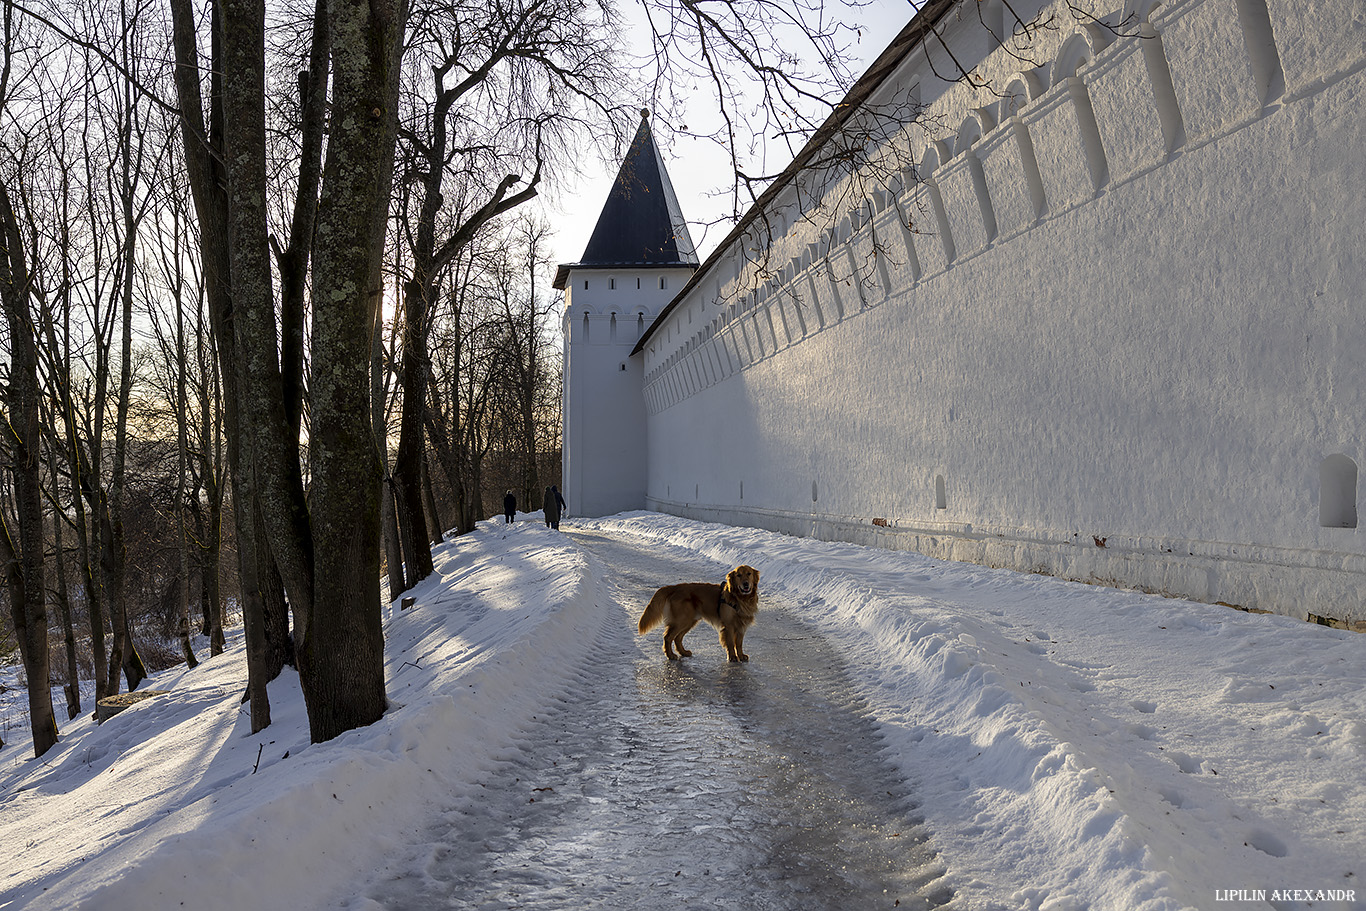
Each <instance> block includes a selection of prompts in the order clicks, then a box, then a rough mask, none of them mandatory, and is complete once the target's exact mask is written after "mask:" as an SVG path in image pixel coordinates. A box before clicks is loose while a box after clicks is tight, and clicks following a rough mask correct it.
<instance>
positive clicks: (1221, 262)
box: [644, 0, 1366, 624]
mask: <svg viewBox="0 0 1366 911" xmlns="http://www.w3.org/2000/svg"><path fill="white" fill-rule="evenodd" d="M1148 6H1149V5H1145V6H1144V7H1143V8H1141V9H1140V10H1138V12H1139V13H1140V14H1142V15H1144V16H1146V15H1148V14H1149V8H1148ZM1059 16H1060V17H1061V21H1062V23H1063V28H1062V29H1061V30H1060V31H1059V32H1057V33H1047V34H1045V35H1043V36H1042V38H1041V42H1042V44H1041V52H1043V53H1046V55H1047V56H1048V62H1049V65H1048V66H1045V67H1041V68H1037V69H1033V68H1032V69H1030V70H1029V71H1027V72H1024V73H1021V74H1018V75H1017V76H1015V77H1014V78H1012V71H1013V69H1014V68H1018V67H1019V65H1020V64H1019V62H1018V61H1017V60H1013V59H1010V58H1009V55H1005V54H1003V53H1002V52H997V53H996V54H995V55H993V57H992V58H991V59H989V60H988V61H987V64H986V65H984V67H983V71H984V73H986V75H987V76H988V77H989V78H990V80H991V83H992V85H993V86H994V87H995V88H997V89H998V90H999V88H1000V86H1001V85H1003V84H1008V86H1009V88H1008V90H1007V91H1006V92H1004V93H992V92H987V91H977V92H974V91H973V90H972V89H971V88H970V87H969V86H967V85H965V84H962V83H954V84H951V85H947V86H946V85H945V84H944V83H943V82H942V81H939V80H937V79H935V78H934V77H933V75H932V74H931V71H930V68H931V67H933V68H934V69H935V70H937V71H938V72H939V73H940V74H947V73H948V70H947V68H946V59H947V54H940V55H938V56H936V55H935V50H936V48H937V47H938V46H937V45H935V44H934V43H933V42H934V39H930V40H929V42H928V44H929V46H928V53H929V55H930V58H931V59H930V60H929V61H926V59H925V56H924V53H917V54H913V55H912V56H911V58H909V59H908V60H907V61H906V63H905V64H904V65H903V67H902V68H901V70H900V71H899V73H898V74H897V76H895V77H894V79H896V80H897V81H898V84H899V86H900V87H901V88H900V90H901V91H908V90H909V89H908V87H909V86H911V85H912V84H918V91H919V92H920V93H921V98H922V100H923V101H925V102H926V103H927V104H928V105H929V110H928V113H927V117H926V118H925V123H926V124H927V125H929V126H930V127H932V128H934V129H936V130H938V132H936V133H935V135H934V137H933V138H934V140H936V141H933V142H931V141H929V137H927V136H926V134H925V132H924V131H923V129H922V128H921V127H920V126H919V125H915V126H911V127H908V128H907V129H906V130H905V132H904V134H903V136H902V138H901V139H900V140H899V141H902V142H905V143H908V144H910V143H915V144H918V145H917V146H912V147H911V148H912V149H913V150H912V151H911V153H910V155H911V157H912V158H913V159H914V160H915V161H916V162H917V163H918V164H919V165H920V169H919V170H920V176H921V178H922V179H921V180H920V181H919V182H917V183H912V184H910V185H909V189H907V190H905V191H902V190H901V188H900V186H899V185H898V184H897V182H896V181H889V180H882V179H880V180H879V181H878V184H879V185H878V186H875V187H872V188H871V189H868V190H867V191H866V192H864V191H862V190H860V191H859V193H851V192H850V189H849V188H850V187H851V186H855V187H860V188H862V187H866V186H867V185H868V181H864V182H862V183H860V182H859V181H858V180H857V179H856V180H855V181H854V182H852V183H850V182H848V181H846V182H844V183H842V184H840V185H838V186H836V187H834V188H833V189H832V190H831V191H829V193H827V199H837V200H838V206H837V208H836V210H835V214H836V215H839V217H838V218H832V217H828V216H825V215H821V216H813V217H811V218H809V219H806V220H799V219H796V218H793V217H791V215H790V214H789V215H788V216H786V217H785V220H786V221H790V222H793V224H791V226H790V227H789V228H788V229H787V233H786V235H785V236H782V237H780V238H779V239H778V240H776V241H775V242H774V243H773V245H772V247H771V249H770V251H769V253H770V255H769V256H767V257H759V258H758V261H759V262H758V265H756V263H755V262H754V259H755V257H752V256H751V257H743V256H738V255H737V256H730V257H728V258H727V259H725V260H723V261H722V262H721V264H720V265H719V266H717V267H714V268H712V269H711V270H710V272H709V273H708V274H706V275H703V276H702V277H701V279H700V281H699V282H698V283H697V284H696V285H695V286H694V288H693V289H692V291H691V292H690V293H689V295H688V296H687V297H686V298H685V299H683V300H681V301H679V302H678V304H677V305H676V306H675V307H674V309H673V311H672V312H671V314H670V316H669V319H668V322H667V324H666V325H661V326H660V327H659V328H658V329H657V330H656V331H655V333H654V335H653V336H652V337H651V339H650V342H649V344H648V347H647V349H646V351H645V362H644V374H645V376H644V381H645V401H646V409H647V411H648V419H647V426H648V445H647V450H648V458H649V469H648V478H649V481H648V483H649V488H648V503H649V505H650V507H651V508H655V509H661V510H664V511H669V512H676V513H680V514H685V515H690V516H696V517H700V518H709V519H716V520H720V521H726V522H733V523H737V524H753V525H759V526H764V527H769V528H774V529H778V530H782V531H788V532H792V533H798V534H814V535H817V536H821V537H827V538H836V539H846V540H854V541H860V542H866V543H878V544H882V545H885V546H889V547H897V548H909V549H914V550H919V551H922V552H924V553H927V554H930V555H934V556H939V557H944V558H950V559H958V560H970V561H975V562H981V563H986V564H990V565H997V566H1006V567H1011V568H1015V569H1019V570H1024V571H1042V572H1048V573H1052V574H1055V575H1059V576H1062V577H1065V578H1072V579H1081V580H1086V581H1101V582H1111V583H1115V584H1119V585H1123V586H1129V587H1136V588H1141V589H1145V590H1151V591H1159V592H1165V593H1169V594H1172V595H1179V596H1184V597H1192V598H1197V599H1202V600H1207V601H1222V602H1226V603H1230V604H1234V605H1237V606H1241V607H1246V608H1250V609H1261V610H1273V611H1277V612H1281V613H1286V614H1290V615H1297V616H1307V615H1317V616H1320V617H1325V618H1332V619H1334V620H1338V621H1343V622H1346V623H1349V624H1350V623H1357V624H1361V623H1363V621H1366V605H1364V604H1363V599H1362V596H1361V593H1362V591H1363V590H1364V589H1366V537H1364V536H1363V532H1362V530H1361V528H1360V526H1359V525H1358V526H1357V527H1331V526H1334V525H1337V526H1341V525H1344V524H1347V523H1348V520H1349V519H1350V520H1351V521H1352V522H1355V517H1356V514H1357V513H1358V512H1359V510H1360V505H1361V504H1360V500H1361V496H1360V489H1361V485H1360V484H1359V483H1358V482H1357V478H1356V476H1355V472H1356V469H1358V468H1359V467H1360V466H1362V465H1363V464H1366V357H1364V356H1363V355H1366V318H1363V317H1366V252H1363V237H1364V236H1366V231H1364V230H1363V225H1364V224H1366V192H1364V191H1366V117H1363V114H1362V111H1363V105H1366V4H1361V3H1359V2H1357V0H1322V2H1318V3H1313V2H1295V0H1183V2H1178V3H1172V4H1163V5H1151V22H1150V23H1148V22H1145V23H1144V24H1143V25H1142V33H1143V35H1146V36H1149V37H1139V36H1138V35H1137V32H1138V28H1137V27H1135V28H1133V29H1129V30H1128V31H1130V32H1132V33H1134V34H1133V35H1132V36H1129V37H1116V36H1114V35H1107V34H1105V33H1103V32H1101V31H1099V30H1096V29H1091V30H1090V31H1089V32H1088V30H1086V29H1084V28H1081V27H1080V26H1078V25H1075V24H1074V23H1073V22H1072V21H1071V19H1070V17H1069V15H1068V13H1067V12H1066V10H1065V8H1064V9H1062V10H1061V11H1060V12H1059ZM953 18H954V14H952V13H950V15H949V16H947V17H946V19H945V20H944V22H943V27H942V28H941V33H942V34H944V35H945V37H946V39H947V41H948V43H949V45H950V46H951V47H955V49H956V50H959V51H962V53H963V55H964V56H966V55H967V52H966V51H963V46H964V45H970V44H971V43H972V42H973V41H975V40H977V39H975V38H973V37H972V35H973V33H974V28H975V30H976V34H978V35H980V29H981V27H980V25H978V24H977V23H976V22H975V20H973V21H971V22H969V21H968V20H967V19H966V17H965V18H964V19H963V20H960V21H953V22H950V21H948V20H951V19H953ZM969 26H972V27H973V28H969ZM955 29H956V30H957V31H955ZM960 34H961V38H962V40H961V41H959V40H956V39H955V36H957V35H960ZM1107 39H1108V41H1109V43H1108V45H1107V44H1106V41H1107ZM960 59H962V58H961V57H960ZM889 91H890V89H889ZM1000 94H1004V95H1005V97H1004V98H1002V97H1000ZM915 148H923V150H924V151H915V150H914V149H915ZM811 179H812V180H814V179H815V178H814V177H813V178H811ZM860 194H861V197H860V198H857V199H853V200H852V201H851V199H850V198H851V196H860ZM793 198H795V197H793V195H792V193H791V192H789V195H788V199H789V200H791V199H793ZM791 208H792V207H789V210H790V209H791ZM841 212H843V213H844V214H842V215H840V213H841ZM906 215H909V216H910V221H911V230H907V229H906V228H905V227H904V216H906ZM831 235H833V238H832V236H831ZM859 263H864V264H866V265H865V267H864V268H862V269H861V270H860V271H859V273H858V275H857V276H854V275H852V273H853V272H854V271H855V270H858V269H859V267H858V264H859ZM860 278H861V279H862V280H861V281H860Z"/></svg>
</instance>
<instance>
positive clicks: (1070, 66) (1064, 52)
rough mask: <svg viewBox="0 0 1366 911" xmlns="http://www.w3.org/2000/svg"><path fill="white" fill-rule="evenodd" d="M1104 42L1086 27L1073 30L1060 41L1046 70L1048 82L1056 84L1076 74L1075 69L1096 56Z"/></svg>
mask: <svg viewBox="0 0 1366 911" xmlns="http://www.w3.org/2000/svg"><path fill="white" fill-rule="evenodd" d="M1104 47H1105V44H1104V43H1103V42H1102V41H1101V40H1100V39H1098V38H1096V37H1095V33H1094V32H1091V31H1088V30H1086V29H1080V30H1078V31H1076V32H1073V33H1072V34H1071V35H1069V36H1068V37H1067V40H1066V41H1064V42H1063V43H1062V47H1061V48H1059V49H1058V54H1057V56H1056V57H1054V58H1053V65H1052V67H1050V68H1049V71H1048V84H1049V85H1050V86H1056V85H1058V84H1059V83H1061V82H1062V81H1063V80H1064V79H1067V78H1069V77H1071V76H1075V75H1077V71H1078V70H1080V69H1081V68H1082V67H1083V66H1085V65H1086V64H1088V63H1090V62H1091V61H1092V60H1094V59H1095V58H1096V54H1097V53H1098V52H1099V51H1101V50H1102V49H1103V48H1104Z"/></svg>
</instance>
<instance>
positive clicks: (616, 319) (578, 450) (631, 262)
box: [555, 111, 698, 516]
mask: <svg viewBox="0 0 1366 911" xmlns="http://www.w3.org/2000/svg"><path fill="white" fill-rule="evenodd" d="M697 266H698V260H697V254H696V252H695V250H694V249H693V244H692V239H691V238H690V237H689V236H688V228H687V225H686V223H685V222H684V220H683V214H682V212H681V211H680V209H679V206H678V199H677V197H675V196H674V191H673V186H672V185H671V184H670V183H669V175H668V172H667V171H666V170H665V168H664V162H663V160H662V159H661V158H660V155H659V149H658V148H657V147H656V146H655V142H654V137H653V135H652V134H651V132H650V121H649V112H648V111H642V112H641V121H640V129H639V130H638V131H637V132H636V135H635V139H633V140H632V141H631V146H630V148H629V149H628V150H627V153H626V158H625V160H623V161H622V163H621V170H620V171H619V172H618V173H617V179H616V182H615V183H614V184H613V185H612V190H611V192H610V193H609V194H608V196H607V202H606V204H605V205H603V207H602V214H601V215H599V216H598V222H597V226H596V227H595V228H594V229H593V235H592V237H591V238H590V239H589V241H588V246H587V248H586V249H585V250H584V251H583V256H582V257H580V259H579V261H578V262H576V263H565V264H562V265H560V266H559V268H558V269H557V270H556V272H555V287H556V288H559V289H560V290H562V291H564V293H565V307H564V416H563V420H564V441H563V452H564V455H563V467H564V474H563V477H564V481H563V487H564V490H563V491H562V493H563V494H564V498H565V500H566V502H567V504H568V506H567V508H568V511H569V514H570V515H576V516H603V515H609V514H611V513H614V512H621V511H623V510H628V509H644V508H645V485H646V446H645V400H644V396H643V393H642V387H643V385H644V376H643V367H642V360H641V358H640V357H632V356H631V349H632V348H634V347H635V344H636V342H637V341H639V340H640V338H641V337H642V336H643V335H644V333H645V330H646V328H647V327H648V326H649V325H650V324H651V322H653V321H654V318H655V317H656V316H657V315H658V314H659V312H660V311H661V310H663V309H664V307H665V306H666V305H667V304H668V303H669V301H670V300H672V299H673V296H674V295H675V294H676V293H677V292H678V291H679V289H681V288H682V287H683V286H684V285H685V284H686V283H687V281H688V279H689V278H691V277H692V274H693V271H694V270H696V269H697Z"/></svg>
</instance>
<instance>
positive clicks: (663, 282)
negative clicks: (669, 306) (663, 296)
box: [659, 275, 669, 291]
mask: <svg viewBox="0 0 1366 911" xmlns="http://www.w3.org/2000/svg"><path fill="white" fill-rule="evenodd" d="M668 287H669V280H668V279H667V278H665V277H664V276H662V275H661V276H660V277H659V290H660V291H663V290H664V289H666V288H668Z"/></svg>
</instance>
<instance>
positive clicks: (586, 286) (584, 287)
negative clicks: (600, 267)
mask: <svg viewBox="0 0 1366 911" xmlns="http://www.w3.org/2000/svg"><path fill="white" fill-rule="evenodd" d="M583 290H585V291H587V290H588V279H586V278H585V279H584V280H583Z"/></svg>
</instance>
